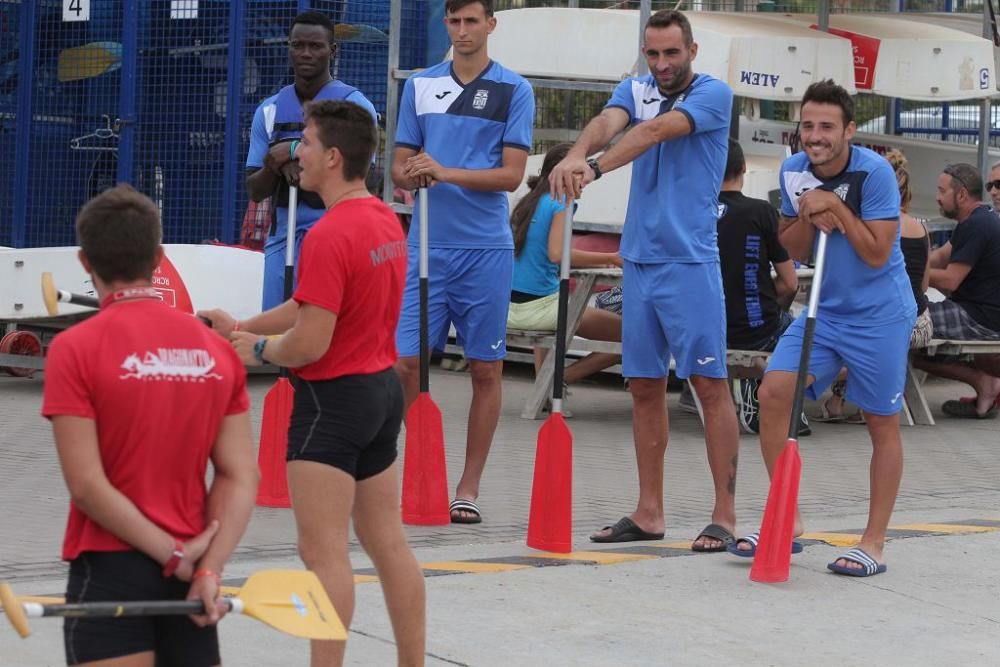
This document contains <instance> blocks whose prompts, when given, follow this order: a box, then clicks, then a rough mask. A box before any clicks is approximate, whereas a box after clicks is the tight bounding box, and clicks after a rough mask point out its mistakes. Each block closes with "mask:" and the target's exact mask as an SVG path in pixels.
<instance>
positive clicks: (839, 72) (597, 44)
mask: <svg viewBox="0 0 1000 667" xmlns="http://www.w3.org/2000/svg"><path fill="white" fill-rule="evenodd" d="M687 16H688V18H689V19H690V21H691V27H692V30H693V32H694V39H695V42H697V43H698V47H699V50H698V56H697V59H696V60H695V70H696V71H698V72H704V73H707V74H711V75H712V76H715V77H717V78H719V79H722V80H723V81H726V82H727V83H728V84H729V85H730V86H731V87H732V89H733V92H734V93H735V94H736V95H739V96H741V97H749V98H754V99H762V100H783V101H792V102H794V101H798V100H799V99H801V98H802V93H803V92H804V91H805V89H806V87H807V86H808V85H809V84H810V83H812V82H814V81H817V80H819V79H825V78H832V79H834V80H836V81H839V82H842V83H843V84H845V86H846V87H847V88H848V89H849V90H850V92H851V93H853V92H854V88H853V85H851V82H852V81H853V74H852V71H853V70H852V67H851V50H850V45H849V44H848V43H847V42H846V41H845V40H843V39H841V38H838V37H833V36H830V35H825V34H823V33H818V32H816V31H814V30H809V29H808V26H800V25H798V24H796V23H794V22H790V21H787V20H783V19H782V18H780V17H777V16H776V15H773V14H771V15H769V14H754V13H750V14H740V13H723V12H689V13H688V14H687ZM496 17H497V30H496V32H494V33H493V34H492V35H491V36H490V44H489V49H490V56H491V57H492V58H493V59H495V60H497V61H498V62H500V63H502V64H503V65H504V66H506V67H509V68H510V69H512V70H514V71H516V72H518V73H519V74H521V75H523V76H529V77H544V78H551V79H572V80H581V81H603V82H618V81H621V80H622V79H623V78H626V77H628V76H634V75H635V73H636V71H637V64H638V58H639V57H640V44H639V12H638V11H635V10H618V9H571V8H532V9H512V10H507V11H502V12H497V14H496Z"/></svg>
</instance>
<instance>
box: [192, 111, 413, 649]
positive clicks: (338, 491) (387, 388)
mask: <svg viewBox="0 0 1000 667" xmlns="http://www.w3.org/2000/svg"><path fill="white" fill-rule="evenodd" d="M377 145H378V137H377V134H376V131H375V125H374V123H373V122H372V118H371V115H370V114H369V113H368V112H367V111H365V110H364V109H363V108H362V107H359V106H357V105H355V104H352V103H350V102H333V101H324V102H314V103H312V104H311V105H309V107H308V109H307V111H306V126H305V130H304V132H303V136H302V140H301V144H300V145H299V146H298V148H297V149H296V153H295V157H296V158H297V159H298V161H299V165H300V166H301V168H302V172H301V174H300V176H299V179H300V184H301V187H303V188H304V189H306V190H312V191H314V192H317V193H318V194H319V195H320V196H321V197H322V199H323V203H324V204H326V206H327V212H326V214H324V216H323V217H322V218H321V219H320V220H319V222H317V223H316V225H315V226H314V227H313V228H312V229H310V230H309V233H308V234H307V235H306V237H305V240H304V241H303V243H302V254H301V258H300V263H299V280H298V285H297V287H296V290H295V294H294V295H293V297H292V298H291V299H290V300H288V301H287V302H285V303H284V304H282V305H280V306H278V307H277V308H273V309H271V310H269V311H266V312H264V313H261V314H260V315H257V316H255V317H253V318H251V319H249V320H247V321H245V322H241V323H239V324H238V326H237V323H236V322H235V321H234V320H233V319H232V318H231V317H230V316H229V315H227V314H226V313H224V312H222V311H218V310H213V311H207V312H204V313H201V314H202V315H204V316H206V317H208V318H209V319H211V320H212V322H213V323H214V326H215V328H216V330H217V331H219V332H220V333H222V334H224V335H229V336H231V338H232V341H233V346H234V347H235V348H236V351H237V352H238V353H239V355H240V357H241V358H242V359H243V361H244V362H245V363H247V364H250V365H257V364H260V363H262V362H264V361H268V362H271V363H273V364H276V365H279V366H284V367H287V368H291V369H292V372H293V373H294V375H295V377H296V384H295V387H296V389H295V403H294V406H293V408H292V417H291V425H290V427H289V431H288V455H287V458H288V486H289V490H290V493H291V499H292V508H293V509H294V511H295V520H296V523H297V527H298V533H299V552H300V554H301V556H302V560H303V561H304V562H305V564H306V567H308V568H309V569H310V570H312V571H314V572H315V573H316V574H317V575H318V576H319V578H320V580H321V581H322V582H323V585H324V587H325V588H326V591H327V593H329V595H330V598H331V600H333V605H334V607H335V608H336V610H337V613H338V614H340V618H341V620H342V621H343V622H344V624H345V625H350V622H351V616H352V615H353V613H354V575H353V572H352V569H351V561H350V557H349V552H348V531H349V528H350V523H351V517H352V516H353V517H354V532H355V533H356V534H357V536H358V539H359V540H360V542H361V545H362V547H364V549H365V551H366V552H367V553H368V555H369V556H370V557H371V559H372V562H373V563H374V565H375V569H376V570H377V571H378V575H379V580H380V581H381V582H382V588H383V591H384V594H385V601H386V606H387V607H388V610H389V617H390V619H391V621H392V627H393V632H394V633H395V636H396V646H397V652H398V658H399V664H400V665H422V664H423V659H424V580H423V574H422V573H421V571H420V567H419V565H417V561H416V559H415V558H414V557H413V553H412V552H411V551H410V549H409V546H408V545H407V543H406V534H405V533H404V532H403V524H402V520H401V517H400V512H399V480H398V477H397V475H396V468H395V466H394V465H393V463H394V461H395V459H396V439H397V437H398V435H399V429H400V424H401V422H402V417H403V390H402V386H401V385H400V382H399V378H398V377H397V375H396V373H395V371H394V370H393V364H394V362H395V361H396V356H397V355H396V344H395V331H396V323H397V321H398V320H399V309H400V304H401V302H402V295H403V284H404V281H405V278H406V240H405V239H404V237H403V232H402V229H401V228H400V225H399V220H398V219H397V218H396V216H395V214H394V213H393V212H392V210H391V209H390V208H389V207H388V206H386V205H385V204H383V203H382V202H381V201H379V200H378V199H376V198H374V197H372V196H370V195H369V194H368V190H367V189H366V188H365V175H366V174H367V172H368V167H369V165H370V164H371V159H372V155H374V152H375V148H376V146H377ZM234 329H236V330H235V331H234ZM267 334H282V335H280V336H273V335H272V336H266V335H267ZM344 648H345V646H344V644H342V643H340V642H329V641H314V642H313V643H312V664H314V665H339V664H341V663H342V662H343V657H344Z"/></svg>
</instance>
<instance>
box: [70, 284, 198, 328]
mask: <svg viewBox="0 0 1000 667" xmlns="http://www.w3.org/2000/svg"><path fill="white" fill-rule="evenodd" d="M56 300H57V301H60V302H62V303H75V304H76V305H78V306H83V307H85V308H100V307H101V302H100V301H98V300H97V298H96V297H92V296H86V295H84V294H73V293H72V292H67V291H66V290H56ZM197 317H198V319H199V320H200V321H201V322H202V324H205V325H207V326H212V320H210V319H208V318H207V317H201V316H200V315H199V316H197Z"/></svg>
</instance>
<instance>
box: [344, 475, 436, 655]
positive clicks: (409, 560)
mask: <svg viewBox="0 0 1000 667" xmlns="http://www.w3.org/2000/svg"><path fill="white" fill-rule="evenodd" d="M354 532H355V533H356V534H357V536H358V540H359V541H360V542H361V546H362V547H363V548H364V550H365V553H367V554H368V556H369V557H370V558H371V559H372V563H374V565H375V570H376V571H377V572H378V578H379V581H380V582H381V584H382V595H383V596H384V597H385V605H386V608H387V609H388V611H389V619H390V620H391V621H392V632H393V635H394V636H395V638H396V652H397V657H398V664H399V665H401V666H402V667H417V666H419V665H423V664H424V653H425V648H424V646H425V633H426V629H425V628H426V621H425V614H426V611H425V608H426V602H425V594H424V576H423V573H422V572H421V571H420V566H419V565H418V564H417V560H416V559H415V558H414V557H413V552H412V551H410V547H409V545H408V544H407V543H406V534H405V533H404V532H403V524H402V520H401V517H400V513H399V479H398V476H397V473H396V466H395V465H392V466H390V467H389V468H388V469H387V470H385V471H383V472H381V473H379V474H378V475H375V476H374V477H371V478H369V479H366V480H363V481H361V482H358V484H357V491H356V492H355V501H354Z"/></svg>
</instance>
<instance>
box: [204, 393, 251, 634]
mask: <svg viewBox="0 0 1000 667" xmlns="http://www.w3.org/2000/svg"><path fill="white" fill-rule="evenodd" d="M211 456H212V469H213V472H214V475H213V477H212V486H211V488H210V489H209V492H208V498H207V500H206V505H205V518H206V519H207V520H209V521H218V522H219V532H218V533H216V535H215V539H213V540H212V543H211V544H210V545H209V547H208V550H207V551H205V553H204V555H203V556H202V557H201V560H199V561H198V569H199V570H208V571H209V572H212V573H214V574H215V575H217V576H218V577H221V576H222V570H223V568H224V567H225V565H226V562H227V561H228V560H229V557H230V555H232V553H233V549H235V548H236V545H237V544H239V541H240V538H241V537H243V533H244V532H245V531H246V527H247V524H248V523H249V522H250V515H251V514H252V513H253V506H254V497H255V496H256V493H257V483H258V481H259V480H260V473H259V472H258V470H257V463H256V461H255V459H254V453H253V438H252V437H251V435H250V414H249V413H248V412H242V413H240V414H235V415H229V416H227V417H225V418H224V419H223V420H222V424H221V427H220V429H219V434H218V436H216V439H215V445H214V446H213V447H212V454H211ZM219 593H220V591H219V580H218V579H216V578H215V577H212V576H210V575H208V574H207V573H206V575H205V576H198V577H196V578H195V579H194V581H193V582H192V584H191V590H190V591H189V593H188V599H189V600H190V599H200V600H202V601H204V602H205V608H206V609H208V610H210V611H209V613H208V614H206V615H203V616H197V617H195V622H198V623H206V622H207V623H214V622H216V621H217V620H218V619H219V617H220V614H219V610H218V609H216V605H215V600H217V599H218V597H219Z"/></svg>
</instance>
